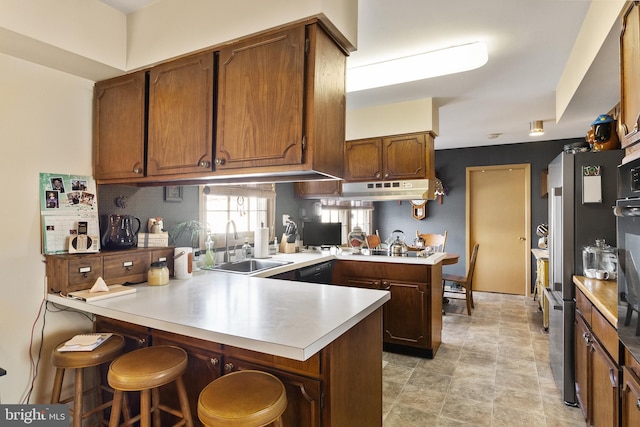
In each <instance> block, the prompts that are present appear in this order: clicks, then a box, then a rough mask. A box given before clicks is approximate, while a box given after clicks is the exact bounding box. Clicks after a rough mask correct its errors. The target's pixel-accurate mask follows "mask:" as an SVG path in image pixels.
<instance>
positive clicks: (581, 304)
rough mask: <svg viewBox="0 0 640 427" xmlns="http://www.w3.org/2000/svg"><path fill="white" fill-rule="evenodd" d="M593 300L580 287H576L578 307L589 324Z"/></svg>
mask: <svg viewBox="0 0 640 427" xmlns="http://www.w3.org/2000/svg"><path fill="white" fill-rule="evenodd" d="M591 307H592V304H591V301H589V299H588V298H587V297H586V296H585V295H584V294H583V293H582V292H580V291H579V290H578V289H576V309H577V310H578V311H579V312H580V313H581V314H582V317H584V320H586V321H587V324H589V325H591Z"/></svg>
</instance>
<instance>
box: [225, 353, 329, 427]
mask: <svg viewBox="0 0 640 427" xmlns="http://www.w3.org/2000/svg"><path fill="white" fill-rule="evenodd" d="M224 369H225V374H227V373H229V372H234V371H242V370H246V369H254V370H258V371H264V372H268V373H270V374H272V375H275V376H276V377H278V378H279V379H280V381H282V383H283V384H284V387H285V389H286V390H287V409H286V410H285V412H284V414H283V415H282V422H283V424H284V425H285V426H308V427H320V426H321V425H322V422H321V418H320V415H321V412H322V411H321V399H322V383H321V381H320V380H319V379H315V378H307V377H304V376H302V375H295V374H291V373H288V372H283V371H280V370H277V369H273V368H269V367H265V366H262V365H258V364H255V363H251V362H247V361H245V360H241V359H236V358H232V357H228V358H226V359H225V362H224Z"/></svg>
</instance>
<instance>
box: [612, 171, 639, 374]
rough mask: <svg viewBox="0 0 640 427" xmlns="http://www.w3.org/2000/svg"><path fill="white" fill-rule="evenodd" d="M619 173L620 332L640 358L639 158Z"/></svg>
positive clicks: (624, 340)
mask: <svg viewBox="0 0 640 427" xmlns="http://www.w3.org/2000/svg"><path fill="white" fill-rule="evenodd" d="M618 173H619V175H618V201H617V202H616V206H615V208H614V213H615V215H616V227H617V234H618V235H617V241H618V243H617V244H618V336H619V337H620V341H621V342H622V343H623V344H624V345H625V346H626V347H627V348H628V349H629V351H630V352H631V353H632V354H633V355H634V357H635V358H636V360H638V361H640V299H639V297H640V276H639V274H638V271H639V270H640V159H637V160H633V161H631V162H629V163H626V164H624V165H621V166H619V167H618Z"/></svg>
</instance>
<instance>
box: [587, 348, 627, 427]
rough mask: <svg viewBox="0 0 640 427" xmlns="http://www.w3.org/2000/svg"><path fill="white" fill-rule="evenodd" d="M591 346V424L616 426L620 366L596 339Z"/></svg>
mask: <svg viewBox="0 0 640 427" xmlns="http://www.w3.org/2000/svg"><path fill="white" fill-rule="evenodd" d="M592 346H593V353H592V359H591V361H592V370H591V371H592V375H593V377H592V396H591V414H592V416H591V421H592V425H594V426H617V425H618V405H619V396H620V394H619V381H618V379H619V377H620V372H619V371H620V368H618V366H617V365H616V363H615V362H614V361H613V360H612V359H611V357H609V355H608V354H607V352H606V351H605V350H604V347H602V345H601V344H600V342H599V341H598V340H596V339H594V340H593V343H592Z"/></svg>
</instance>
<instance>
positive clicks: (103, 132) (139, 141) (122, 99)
mask: <svg viewBox="0 0 640 427" xmlns="http://www.w3.org/2000/svg"><path fill="white" fill-rule="evenodd" d="M146 91H147V89H146V73H145V71H139V72H137V73H133V74H128V75H126V76H122V77H118V78H115V79H111V80H106V81H103V82H98V83H96V85H95V88H94V95H93V99H94V101H93V102H94V107H93V108H94V111H93V169H94V176H95V178H96V179H109V178H136V177H141V176H143V174H144V142H145V124H146V118H145V111H146V103H145V97H146Z"/></svg>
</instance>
